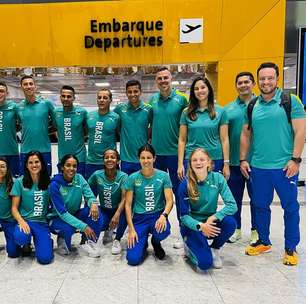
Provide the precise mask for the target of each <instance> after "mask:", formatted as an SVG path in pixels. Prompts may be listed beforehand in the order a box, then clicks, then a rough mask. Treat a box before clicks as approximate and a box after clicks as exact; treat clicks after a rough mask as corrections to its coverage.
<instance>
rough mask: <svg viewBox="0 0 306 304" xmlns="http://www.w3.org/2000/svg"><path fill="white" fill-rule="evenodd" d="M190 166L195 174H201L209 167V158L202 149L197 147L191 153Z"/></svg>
mask: <svg viewBox="0 0 306 304" xmlns="http://www.w3.org/2000/svg"><path fill="white" fill-rule="evenodd" d="M190 167H191V169H192V170H193V171H194V173H195V175H196V176H201V175H203V173H207V171H208V170H209V169H210V168H211V159H210V157H209V156H208V155H207V154H206V153H204V151H202V150H200V149H199V150H197V151H195V152H194V153H193V154H192V155H191V157H190Z"/></svg>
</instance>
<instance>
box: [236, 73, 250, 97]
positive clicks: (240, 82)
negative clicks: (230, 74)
mask: <svg viewBox="0 0 306 304" xmlns="http://www.w3.org/2000/svg"><path fill="white" fill-rule="evenodd" d="M254 86H255V83H254V82H253V81H252V80H251V79H250V76H241V77H239V78H238V79H237V83H236V89H237V92H238V94H239V96H242V97H243V96H249V95H251V94H252V90H253V88H254Z"/></svg>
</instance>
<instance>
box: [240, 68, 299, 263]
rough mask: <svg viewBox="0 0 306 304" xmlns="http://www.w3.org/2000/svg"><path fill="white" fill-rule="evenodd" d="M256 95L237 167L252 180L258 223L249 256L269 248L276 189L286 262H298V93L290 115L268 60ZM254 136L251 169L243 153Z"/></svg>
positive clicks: (259, 74)
mask: <svg viewBox="0 0 306 304" xmlns="http://www.w3.org/2000/svg"><path fill="white" fill-rule="evenodd" d="M257 78H258V86H259V89H260V92H261V94H260V96H259V97H258V99H257V101H256V103H255V105H254V108H253V111H252V113H251V115H250V117H248V116H246V121H245V125H244V127H243V131H242V134H241V147H240V168H241V171H242V173H243V175H244V176H245V177H246V178H249V177H250V178H251V180H252V187H253V201H254V207H255V216H256V225H257V231H258V235H259V240H258V241H257V242H256V243H254V244H251V245H249V246H248V247H247V248H246V250H245V253H246V254H247V255H259V254H262V253H265V252H269V251H270V250H271V241H270V238H269V234H270V221H271V210H270V204H271V202H272V200H273V192H274V189H275V190H276V192H277V194H278V196H279V197H280V201H281V205H282V208H283V209H284V224H285V233H284V235H285V254H284V258H283V263H284V264H285V265H297V264H298V256H297V252H296V247H297V245H298V244H299V242H300V229H299V222H300V216H299V207H300V206H299V203H298V201H297V177H298V172H299V168H300V163H301V161H302V159H301V155H302V151H303V148H304V142H305V112H304V109H303V105H302V103H301V102H300V100H299V99H298V97H297V96H294V95H290V97H288V98H290V100H291V104H290V107H291V108H290V109H289V110H290V119H288V116H287V112H286V111H285V109H286V108H285V105H284V104H282V103H281V101H282V99H283V93H282V90H281V89H279V88H278V87H277V83H278V80H279V68H278V66H277V65H276V64H275V63H272V62H266V63H263V64H261V65H260V66H259V68H258V69H257ZM251 137H252V149H253V151H252V158H251V167H250V165H249V162H248V161H247V155H248V154H247V153H248V150H249V146H250V138H251Z"/></svg>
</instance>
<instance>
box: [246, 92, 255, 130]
mask: <svg viewBox="0 0 306 304" xmlns="http://www.w3.org/2000/svg"><path fill="white" fill-rule="evenodd" d="M257 99H258V96H256V97H254V98H252V99H251V101H250V102H249V104H248V107H247V117H248V121H249V125H248V130H251V128H252V113H253V109H254V106H255V104H256V101H257Z"/></svg>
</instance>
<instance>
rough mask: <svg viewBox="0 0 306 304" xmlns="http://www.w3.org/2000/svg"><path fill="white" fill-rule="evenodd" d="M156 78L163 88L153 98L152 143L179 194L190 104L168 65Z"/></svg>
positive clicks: (178, 245) (179, 244) (159, 165)
mask: <svg viewBox="0 0 306 304" xmlns="http://www.w3.org/2000/svg"><path fill="white" fill-rule="evenodd" d="M155 81H156V84H157V87H158V89H159V92H158V93H156V94H154V95H153V96H152V97H151V98H150V105H151V106H152V109H153V122H152V146H153V147H154V149H155V151H156V161H155V167H156V168H157V169H159V170H163V171H166V172H169V175H170V179H171V182H172V185H173V193H174V195H175V197H177V196H176V194H177V188H178V185H179V179H178V176H177V163H178V158H177V149H178V137H179V126H180V117H181V114H182V111H183V109H184V108H185V107H186V106H187V99H186V97H185V95H184V94H182V93H180V92H179V91H178V90H176V89H173V88H172V85H171V81H172V75H171V73H170V71H169V70H168V68H166V67H162V68H160V69H159V70H158V72H157V73H156V77H155ZM175 201H176V209H177V218H178V220H179V218H180V216H179V210H178V209H179V208H178V207H179V205H178V200H177V199H175ZM182 245H183V243H182V242H180V241H179V242H176V243H175V244H174V247H175V248H181V247H182Z"/></svg>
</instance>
